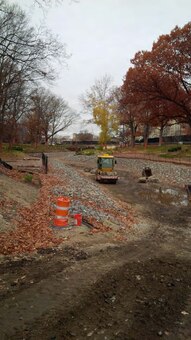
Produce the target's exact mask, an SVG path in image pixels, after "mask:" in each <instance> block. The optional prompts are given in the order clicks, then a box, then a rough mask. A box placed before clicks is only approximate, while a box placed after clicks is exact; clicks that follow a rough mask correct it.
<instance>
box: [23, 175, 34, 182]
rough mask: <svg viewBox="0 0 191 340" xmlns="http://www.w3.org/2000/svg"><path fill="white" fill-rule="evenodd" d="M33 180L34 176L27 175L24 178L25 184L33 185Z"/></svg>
mask: <svg viewBox="0 0 191 340" xmlns="http://www.w3.org/2000/svg"><path fill="white" fill-rule="evenodd" d="M32 179H33V175H32V174H26V175H25V177H24V180H25V182H28V183H31V182H32Z"/></svg>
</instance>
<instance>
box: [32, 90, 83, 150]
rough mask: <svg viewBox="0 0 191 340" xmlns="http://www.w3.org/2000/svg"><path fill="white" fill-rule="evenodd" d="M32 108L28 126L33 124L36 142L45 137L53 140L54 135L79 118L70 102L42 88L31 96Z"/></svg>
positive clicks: (46, 140) (47, 139)
mask: <svg viewBox="0 0 191 340" xmlns="http://www.w3.org/2000/svg"><path fill="white" fill-rule="evenodd" d="M31 100H32V109H31V113H30V114H29V115H28V127H29V126H31V129H32V130H33V135H34V136H35V138H34V139H35V142H36V143H38V142H39V141H40V139H44V141H45V143H48V141H49V140H50V142H51V143H52V142H53V137H54V136H55V135H56V134H58V133H59V132H61V131H64V130H66V129H67V128H68V127H69V126H71V125H72V124H73V123H74V122H75V121H76V119H77V115H76V113H75V112H74V111H72V110H71V109H70V107H69V106H68V104H67V103H66V102H65V101H64V100H63V99H62V98H61V97H58V96H56V95H55V94H53V93H51V92H50V91H49V90H46V89H44V88H40V89H37V90H35V91H34V92H33V93H32V96H31Z"/></svg>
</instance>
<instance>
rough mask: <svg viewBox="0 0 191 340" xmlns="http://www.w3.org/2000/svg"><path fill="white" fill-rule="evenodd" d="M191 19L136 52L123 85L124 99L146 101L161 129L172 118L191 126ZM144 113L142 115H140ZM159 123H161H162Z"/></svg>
mask: <svg viewBox="0 0 191 340" xmlns="http://www.w3.org/2000/svg"><path fill="white" fill-rule="evenodd" d="M190 51H191V22H189V23H188V24H186V25H185V26H184V27H182V28H179V27H175V28H174V29H173V30H172V31H171V32H170V34H166V35H162V36H160V37H159V39H158V41H157V42H156V43H154V44H153V47H152V50H151V51H141V52H138V53H136V55H135V57H134V58H133V59H132V60H131V62H132V64H133V67H131V68H130V69H129V70H128V72H127V74H126V76H125V79H124V83H123V85H122V92H123V101H124V100H125V101H126V102H128V103H129V104H131V105H134V106H137V105H140V104H141V105H143V106H146V107H147V109H148V110H150V111H151V118H152V119H151V124H153V126H155V125H156V122H157V119H158V122H159V123H161V129H163V128H164V126H165V124H167V122H168V121H169V120H171V119H175V120H176V121H177V122H179V123H187V124H189V125H190V126H191V53H190ZM140 117H141V116H140ZM159 125H160V124H159Z"/></svg>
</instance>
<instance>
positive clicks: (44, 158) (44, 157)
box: [42, 152, 48, 174]
mask: <svg viewBox="0 0 191 340" xmlns="http://www.w3.org/2000/svg"><path fill="white" fill-rule="evenodd" d="M42 166H43V169H44V173H45V174H47V173H48V156H47V155H45V154H44V152H42Z"/></svg>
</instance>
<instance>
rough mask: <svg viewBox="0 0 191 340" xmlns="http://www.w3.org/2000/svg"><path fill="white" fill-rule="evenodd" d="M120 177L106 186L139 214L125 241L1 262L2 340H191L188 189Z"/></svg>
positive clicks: (97, 241)
mask: <svg viewBox="0 0 191 340" xmlns="http://www.w3.org/2000/svg"><path fill="white" fill-rule="evenodd" d="M52 157H55V158H56V157H59V159H60V158H61V156H58V155H55V156H52ZM74 163H75V162H74ZM73 165H74V166H75V164H73ZM78 169H79V171H80V172H81V173H83V174H84V176H86V178H87V177H88V178H89V180H90V181H94V178H93V175H91V174H90V173H87V172H84V171H83V165H81V166H80V165H79V164H78ZM119 174H120V179H119V182H118V183H117V184H116V185H104V184H98V185H101V186H103V185H104V186H105V190H108V191H109V192H110V193H111V194H112V195H113V196H114V197H116V198H118V199H120V200H121V201H124V202H127V203H128V204H129V205H131V206H132V208H133V209H134V212H135V215H137V220H138V222H137V225H135V226H134V227H132V230H129V234H127V238H126V240H125V241H124V240H123V241H121V242H119V241H114V240H113V239H110V238H109V236H107V233H103V234H99V235H88V236H86V237H83V238H81V239H77V238H75V237H74V238H73V239H71V240H69V241H68V242H66V243H65V245H64V246H63V247H62V248H59V249H47V250H43V249H42V250H39V251H38V253H37V254H34V255H30V256H29V255H26V256H22V257H20V256H15V257H13V258H12V257H7V258H5V259H4V260H2V261H1V264H0V272H1V281H0V287H1V290H0V292H1V303H0V310H1V312H0V325H1V327H0V339H47V340H48V339H52V340H53V339H59V340H61V339H86V338H87V339H89V338H90V339H95V340H96V339H98V340H102V339H105V340H109V339H120V340H122V339H128V340H129V339H135V340H139V339H145V340H147V339H148V340H150V339H151V340H152V339H153V340H154V339H158V338H160V337H161V338H163V339H191V252H190V240H191V213H190V203H189V202H188V200H187V197H186V196H185V192H184V190H183V188H180V187H176V186H172V185H170V184H169V185H168V184H167V183H166V182H165V183H162V182H160V183H146V184H141V183H138V182H137V177H136V176H135V175H134V174H133V173H130V172H128V170H127V171H125V170H124V169H123V170H122V169H119Z"/></svg>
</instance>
